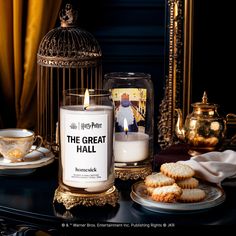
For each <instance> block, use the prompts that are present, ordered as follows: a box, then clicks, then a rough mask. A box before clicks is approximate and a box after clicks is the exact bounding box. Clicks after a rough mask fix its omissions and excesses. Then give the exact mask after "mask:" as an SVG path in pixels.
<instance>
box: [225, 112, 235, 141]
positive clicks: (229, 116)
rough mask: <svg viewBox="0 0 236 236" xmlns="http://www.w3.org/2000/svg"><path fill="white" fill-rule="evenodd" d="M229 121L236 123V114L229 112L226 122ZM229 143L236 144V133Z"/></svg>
mask: <svg viewBox="0 0 236 236" xmlns="http://www.w3.org/2000/svg"><path fill="white" fill-rule="evenodd" d="M229 122H230V123H231V124H233V125H236V114H233V113H228V114H227V115H226V124H228V123H229ZM229 144H236V134H235V135H233V137H232V138H231V139H230V141H229Z"/></svg>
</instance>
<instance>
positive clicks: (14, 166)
mask: <svg viewBox="0 0 236 236" xmlns="http://www.w3.org/2000/svg"><path fill="white" fill-rule="evenodd" d="M35 148H36V147H35V146H32V149H33V151H32V152H31V153H29V154H27V155H26V156H25V157H24V161H22V162H7V161H6V160H5V159H4V158H3V157H0V175H27V174H30V173H33V172H34V171H35V170H36V168H39V167H42V166H46V165H49V164H50V163H52V162H53V161H54V159H55V155H54V154H53V153H52V152H51V151H50V150H48V149H47V148H44V147H40V148H38V149H37V150H36V149H35Z"/></svg>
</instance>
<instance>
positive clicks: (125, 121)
mask: <svg viewBox="0 0 236 236" xmlns="http://www.w3.org/2000/svg"><path fill="white" fill-rule="evenodd" d="M124 131H125V133H126V134H127V133H128V131H129V128H128V122H127V120H126V118H125V119H124Z"/></svg>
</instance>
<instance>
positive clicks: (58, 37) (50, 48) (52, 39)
mask: <svg viewBox="0 0 236 236" xmlns="http://www.w3.org/2000/svg"><path fill="white" fill-rule="evenodd" d="M73 11H74V10H73V9H72V8H71V6H70V5H69V6H68V4H67V9H66V10H64V11H63V13H60V14H61V15H60V19H61V26H60V27H57V28H55V29H52V30H51V31H49V32H48V33H47V34H46V35H45V36H44V37H43V39H42V41H41V42H40V45H39V49H38V54H37V62H38V64H40V65H44V66H52V67H79V66H91V65H93V64H96V63H98V62H99V60H100V59H101V56H102V52H101V48H100V46H99V43H98V41H97V40H96V39H95V37H94V36H93V35H92V34H91V33H89V32H87V31H86V30H83V29H81V28H79V27H77V25H76V24H75V21H76V19H75V18H77V17H76V15H75V14H74V12H73Z"/></svg>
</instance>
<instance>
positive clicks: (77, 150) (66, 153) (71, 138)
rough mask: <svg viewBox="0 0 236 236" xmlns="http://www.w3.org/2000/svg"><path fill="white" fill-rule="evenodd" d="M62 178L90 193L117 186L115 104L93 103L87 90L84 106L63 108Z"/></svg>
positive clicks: (61, 128)
mask: <svg viewBox="0 0 236 236" xmlns="http://www.w3.org/2000/svg"><path fill="white" fill-rule="evenodd" d="M60 140H61V143H60V149H61V150H60V151H61V165H62V170H63V173H62V181H63V183H64V184H66V185H68V186H70V187H75V188H82V189H84V190H85V191H88V192H100V191H104V190H107V189H109V188H110V187H112V185H113V181H114V174H113V170H112V168H113V164H112V158H110V157H112V140H113V107H112V106H106V105H92V104H90V100H89V92H88V90H86V93H85V95H84V104H83V105H66V106H62V107H61V108H60Z"/></svg>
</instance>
